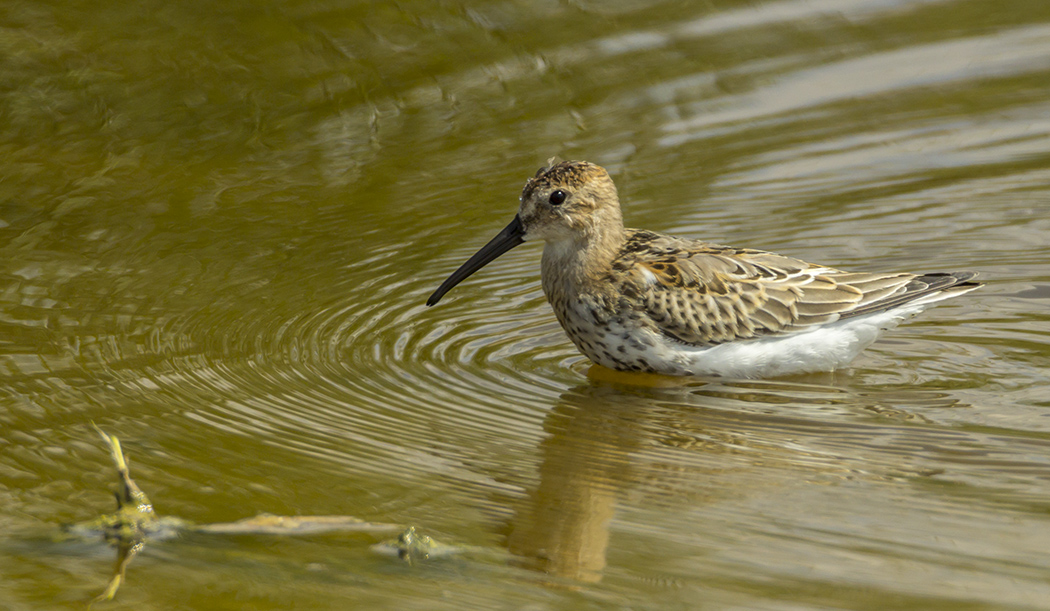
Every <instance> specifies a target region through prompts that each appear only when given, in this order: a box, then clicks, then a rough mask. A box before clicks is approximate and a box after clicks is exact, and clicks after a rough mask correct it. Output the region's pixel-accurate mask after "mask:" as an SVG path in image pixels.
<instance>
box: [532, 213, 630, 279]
mask: <svg viewBox="0 0 1050 611" xmlns="http://www.w3.org/2000/svg"><path fill="white" fill-rule="evenodd" d="M623 241H624V228H623V224H622V223H609V224H606V225H603V226H600V227H594V228H592V230H591V231H588V232H586V233H584V234H582V235H576V236H573V237H571V238H567V239H564V240H551V241H548V242H547V244H546V245H545V246H544V248H543V261H542V266H541V275H542V278H543V287H544V290H545V291H548V292H549V291H550V290H559V291H563V292H567V293H579V292H583V291H586V290H587V289H588V287H589V286H592V285H597V284H599V283H601V282H603V279H604V278H607V277H608V273H609V272H610V271H611V270H612V262H613V260H614V259H615V258H616V256H617V255H618V254H619V252H620V249H621V247H622V246H623Z"/></svg>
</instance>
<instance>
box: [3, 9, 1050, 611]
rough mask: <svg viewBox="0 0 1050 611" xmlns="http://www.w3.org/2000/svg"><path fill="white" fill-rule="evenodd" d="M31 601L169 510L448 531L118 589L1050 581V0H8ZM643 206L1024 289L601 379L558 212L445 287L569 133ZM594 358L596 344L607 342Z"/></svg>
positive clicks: (1000, 584) (18, 592)
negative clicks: (764, 370) (821, 367)
mask: <svg viewBox="0 0 1050 611" xmlns="http://www.w3.org/2000/svg"><path fill="white" fill-rule="evenodd" d="M0 134H2V137H0V427H2V428H0V530H2V531H3V534H2V535H0V608H3V609H12V610H20V609H49V608H55V609H81V608H84V606H85V605H86V604H87V602H88V601H89V600H90V599H91V598H92V597H94V596H95V595H96V594H98V593H99V592H100V591H101V590H102V588H103V587H104V585H105V582H106V580H107V579H108V578H109V574H110V571H111V568H112V557H113V551H112V550H111V549H109V548H107V547H105V546H104V545H103V544H101V543H75V542H63V543H58V542H53V541H52V540H51V536H52V535H53V534H54V533H55V532H56V531H57V530H58V525H59V524H61V523H63V522H70V521H75V520H84V519H89V518H92V517H94V516H96V515H98V514H99V513H101V512H103V511H108V510H110V508H111V505H112V498H111V496H110V494H109V492H108V490H109V487H110V486H111V484H112V483H113V481H114V474H113V471H112V467H111V464H110V462H109V458H108V456H107V454H106V449H105V448H104V447H103V446H102V444H101V443H100V441H99V439H98V437H97V435H96V433H95V432H94V431H93V430H92V429H91V426H90V423H92V422H94V423H97V424H98V425H100V426H101V427H103V428H105V429H106V430H107V431H109V432H112V433H114V434H116V435H118V436H119V437H120V438H121V439H122V440H123V441H124V444H125V449H126V451H127V452H128V453H129V455H130V457H131V461H132V462H131V465H132V469H133V472H134V474H135V476H136V478H137V481H138V482H139V484H140V485H141V486H142V487H143V488H144V489H145V490H146V491H147V492H148V493H149V494H150V495H151V496H152V498H153V500H154V502H155V503H156V505H157V509H158V510H159V511H160V512H162V513H164V514H167V515H178V516H181V517H183V518H187V519H190V520H193V521H196V522H201V523H207V522H221V521H231V520H236V519H240V518H244V517H248V516H252V515H255V514H257V513H260V512H271V513H276V514H301V515H307V514H346V515H353V516H357V517H359V518H362V519H365V520H372V521H377V522H393V523H398V524H405V525H409V524H411V525H415V526H416V527H417V528H419V529H420V530H421V531H422V532H426V533H427V534H430V535H431V536H433V537H435V538H437V539H439V540H441V541H444V542H446V543H455V544H460V545H466V546H473V548H472V553H469V554H465V555H463V556H461V557H458V558H451V559H442V560H438V561H435V562H430V563H424V564H416V565H408V564H406V563H404V562H401V561H399V560H398V559H396V558H389V557H384V556H379V555H376V554H374V553H373V552H371V551H370V549H369V546H370V545H371V544H373V543H375V541H376V539H374V538H369V537H367V536H361V535H327V536H312V537H272V536H262V535H255V536H252V535H240V536H227V537H223V536H216V535H203V534H200V535H189V536H186V537H184V538H181V539H179V540H175V541H168V542H164V543H159V544H155V545H152V546H149V547H147V548H146V549H145V550H144V551H143V553H142V554H141V555H140V556H139V557H138V558H137V559H136V560H135V562H134V563H133V564H132V565H131V567H130V569H129V572H128V582H127V584H126V585H125V586H124V587H123V588H122V589H121V591H120V593H119V594H118V596H117V599H116V600H115V601H114V602H113V603H108V604H106V605H105V606H104V607H103V608H111V609H131V608H134V609H165V610H168V609H291V608H297V609H348V608H370V609H375V608H388V609H456V610H460V609H481V608H501V609H588V608H591V609H608V608H625V607H630V608H635V609H638V608H652V609H673V608H704V609H785V610H786V609H792V610H795V609H818V608H819V609H953V610H955V609H964V610H965V609H978V608H980V609H988V608H1001V609H1045V608H1047V606H1048V604H1050V602H1048V601H1050V385H1048V378H1050V3H1047V2H1045V0H1012V1H1011V0H1006V1H1003V0H940V1H937V0H925V1H923V0H780V1H770V2H755V1H752V0H748V1H731V0H713V1H710V2H703V3H688V2H674V1H672V2H643V1H641V0H637V1H631V0H627V1H622V2H588V1H584V2H573V3H557V2H531V1H530V2H523V1H518V2H515V1H513V0H508V1H503V2H476V3H467V4H456V3H435V2H403V3H400V4H399V5H393V4H387V3H371V2H356V3H355V2H349V1H346V2H335V1H332V0H308V1H299V2H296V1H286V2H281V1H276V0H264V1H250V2H249V1H245V0H233V1H226V2H210V1H209V2H204V1H198V0H191V1H186V2H170V1H153V0H147V1H140V2H119V1H118V2H88V1H82V2H77V1H64V2H63V1H56V0H34V1H32V2H30V1H20V0H8V1H6V2H4V3H3V4H2V5H0ZM553 155H558V156H560V157H562V158H570V159H571V158H576V159H588V160H591V161H594V162H597V163H601V164H603V165H606V166H607V167H608V168H609V169H610V171H611V172H612V173H613V175H614V178H615V179H616V180H617V182H618V184H619V186H620V190H621V195H622V197H623V199H624V212H625V217H626V218H627V220H628V223H629V224H631V225H634V226H643V227H647V228H651V229H655V230H660V231H667V232H673V233H679V234H683V235H688V236H693V237H705V238H707V239H710V240H713V241H719V242H724V243H730V244H736V245H747V246H752V247H757V248H764V249H768V250H775V251H780V252H784V253H787V254H791V255H795V256H799V257H802V258H806V259H810V260H814V261H819V262H823V263H828V264H833V265H837V266H841V267H845V268H849V269H857V270H872V271H890V270H905V271H932V270H951V269H975V270H979V271H980V272H982V277H983V278H984V279H985V280H986V281H987V283H988V286H987V287H985V288H984V289H982V290H981V291H979V292H976V293H972V294H970V295H967V296H966V297H964V298H960V299H957V300H954V301H952V302H950V303H946V304H944V305H941V306H939V307H937V308H934V309H932V310H930V311H928V312H927V313H926V314H924V315H923V316H922V317H921V318H919V319H916V320H915V321H914V322H913V323H912V324H910V325H908V326H906V327H903V328H901V329H899V330H897V331H896V332H894V333H892V334H890V335H887V336H886V337H885V339H883V340H881V341H880V342H878V343H877V344H876V345H875V346H873V347H872V348H871V349H870V350H868V351H867V352H865V353H864V354H863V355H862V356H861V357H860V358H859V359H858V360H857V361H856V362H855V364H854V365H855V366H854V368H852V369H850V370H847V371H840V372H837V373H835V374H824V375H814V376H805V377H798V378H792V379H788V380H780V381H767V382H740V381H732V380H724V381H704V380H691V381H679V382H678V383H674V384H669V385H667V386H666V387H645V386H637V385H632V384H631V383H628V381H626V380H623V379H619V378H618V377H617V376H614V375H605V376H602V375H597V374H596V373H595V372H590V374H589V372H588V364H587V362H586V361H585V360H584V359H583V358H582V357H581V356H579V355H578V354H577V353H576V351H575V350H574V349H573V347H572V345H571V344H570V343H569V342H568V340H567V339H566V338H565V337H564V335H563V334H562V332H561V330H560V329H559V328H558V326H557V324H556V322H555V320H554V317H553V316H552V315H551V313H550V311H549V309H548V306H547V305H546V303H545V301H544V299H543V296H542V294H541V292H540V289H539V263H538V261H539V247H538V246H536V245H532V246H525V247H522V248H519V249H517V250H515V251H514V252H512V253H510V254H508V255H506V256H505V257H503V258H501V259H500V260H499V261H497V262H496V263H494V264H493V265H491V266H489V267H487V268H486V269H485V270H484V271H483V272H481V273H479V274H478V275H477V276H475V277H474V278H472V279H471V280H470V281H468V282H466V283H464V284H463V285H462V286H460V287H459V288H457V289H456V291H454V292H453V293H452V294H450V295H449V296H448V297H447V298H446V299H445V300H444V301H443V302H442V303H441V304H440V305H439V306H437V307H435V308H431V309H427V308H425V307H424V306H423V302H424V300H425V298H426V296H427V295H428V294H429V293H430V292H431V291H432V290H433V289H434V288H435V287H436V286H437V284H438V283H439V282H440V281H441V280H442V279H444V277H445V276H447V275H448V274H449V273H450V272H451V271H452V270H453V269H454V268H455V267H456V266H457V265H458V264H459V263H460V262H462V261H463V260H464V259H465V258H466V257H467V256H468V255H469V254H471V253H472V252H473V251H474V250H475V249H476V248H477V247H478V246H480V245H481V244H483V243H484V242H485V241H486V240H487V239H488V238H489V237H491V235H493V234H494V233H495V232H496V231H498V230H499V229H500V228H502V227H503V226H504V225H505V224H506V222H507V221H509V219H510V218H511V215H512V214H513V211H514V208H515V206H516V204H517V197H518V194H519V191H520V188H521V186H522V184H523V183H524V180H525V179H526V178H527V177H528V176H530V175H531V174H532V173H533V172H534V171H535V169H536V168H537V167H539V166H540V165H541V164H542V163H543V162H544V161H545V160H546V159H547V158H548V157H551V156H553ZM599 373H600V372H599Z"/></svg>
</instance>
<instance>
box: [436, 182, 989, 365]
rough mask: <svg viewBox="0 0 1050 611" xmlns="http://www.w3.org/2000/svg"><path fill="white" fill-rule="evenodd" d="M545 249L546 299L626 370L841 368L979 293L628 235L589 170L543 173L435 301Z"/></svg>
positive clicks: (935, 276) (963, 281)
mask: <svg viewBox="0 0 1050 611" xmlns="http://www.w3.org/2000/svg"><path fill="white" fill-rule="evenodd" d="M529 240H544V241H545V242H546V245H545V246H544V249H543V260H542V263H541V278H542V283H543V292H544V293H545V294H546V296H547V300H548V301H549V302H550V304H551V307H552V308H553V309H554V314H555V316H557V317H558V322H560V323H561V326H562V328H564V329H565V332H566V333H567V334H568V335H569V339H571V340H572V342H573V343H574V344H576V347H577V348H579V350H580V352H582V353H583V354H585V355H586V356H587V358H589V359H591V360H592V361H594V362H595V363H598V364H600V365H604V366H605V367H609V368H612V369H618V370H623V371H645V372H652V373H663V374H670V375H716V376H728V377H742V378H760V377H772V376H779V375H787V374H795V373H803V372H813V371H830V370H833V369H836V368H839V367H843V366H845V365H847V364H849V363H850V361H852V360H853V359H854V357H856V356H857V354H858V353H859V352H860V351H861V350H863V349H864V348H866V347H868V346H869V345H870V344H871V343H872V342H874V341H875V338H876V337H877V336H878V334H879V332H881V331H883V330H885V329H889V328H892V327H894V326H896V325H897V324H899V323H900V322H901V321H902V320H904V319H905V318H908V317H910V316H913V315H915V314H917V313H919V312H921V311H922V310H923V309H924V308H925V307H926V306H927V305H929V304H931V303H934V302H937V301H941V300H942V299H947V298H949V297H954V296H956V295H961V294H963V293H966V292H968V291H972V290H974V289H976V288H978V287H979V286H981V284H980V283H977V282H971V279H972V278H974V277H975V276H976V275H977V274H976V273H974V272H966V271H964V272H947V273H940V272H938V273H930V274H909V273H866V272H857V273H853V272H844V271H841V270H837V269H834V268H831V267H826V266H823V265H816V264H813V263H806V262H805V261H801V260H799V259H793V258H791V257H786V256H783V255H778V254H774V253H770V252H763V251H760V250H752V249H748V248H733V247H729V246H720V245H717V244H710V243H707V242H701V241H698V240H689V239H684V238H676V237H672V236H666V235H661V234H659V233H654V232H652V231H646V230H644V229H628V228H625V227H624V226H623V219H622V217H621V214H620V201H619V197H618V196H617V193H616V186H615V185H614V184H613V181H612V179H611V178H610V177H609V174H608V173H607V172H606V171H605V169H603V168H601V167H599V166H597V165H594V164H592V163H587V162H582V161H565V162H562V163H558V164H554V165H550V166H549V167H545V168H541V169H540V171H539V172H537V173H536V176H535V177H533V178H530V179H529V180H528V182H527V183H525V189H524V190H523V191H522V193H521V206H520V208H519V210H518V214H517V216H515V217H514V220H513V221H511V223H510V224H509V225H507V227H506V228H504V229H503V231H501V232H500V233H499V235H497V236H496V237H495V238H493V239H492V240H491V241H490V242H489V243H488V244H486V245H485V246H483V247H482V248H481V250H479V251H478V252H477V253H476V254H475V255H474V256H472V257H471V258H470V259H469V260H468V261H467V262H466V263H464V264H463V265H462V266H461V267H460V268H459V269H457V270H456V271H455V272H454V273H453V274H452V275H451V276H449V278H448V279H447V280H445V282H444V283H442V284H441V286H440V287H438V289H437V290H436V291H434V294H433V295H431V296H430V298H429V299H427V305H428V306H430V305H434V304H436V303H437V302H438V301H439V300H440V299H441V297H442V296H443V295H444V294H445V293H447V292H448V291H449V290H450V289H452V287H454V286H456V285H457V284H459V283H460V282H462V281H463V280H464V279H465V278H467V277H468V276H470V275H471V274H473V273H474V272H476V271H477V270H479V269H481V268H482V267H483V266H485V265H486V264H487V263H489V262H490V261H492V260H493V259H495V258H496V257H498V256H500V255H501V254H503V253H505V252H507V251H508V250H510V249H512V248H514V247H515V246H517V245H519V244H521V243H523V242H525V241H529Z"/></svg>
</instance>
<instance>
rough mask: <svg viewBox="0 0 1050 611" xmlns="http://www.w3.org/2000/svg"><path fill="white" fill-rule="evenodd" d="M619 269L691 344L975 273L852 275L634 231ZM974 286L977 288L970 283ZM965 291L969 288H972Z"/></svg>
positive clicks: (750, 334)
mask: <svg viewBox="0 0 1050 611" xmlns="http://www.w3.org/2000/svg"><path fill="white" fill-rule="evenodd" d="M614 268H618V269H619V270H620V271H624V272H629V273H626V274H623V275H621V276H619V277H620V278H622V282H623V283H626V284H628V285H629V286H621V287H620V288H621V291H622V293H623V294H624V295H628V296H629V298H630V299H631V300H632V302H633V304H632V305H633V306H634V307H635V308H636V309H641V310H643V311H644V312H645V314H647V315H648V317H649V319H650V320H651V321H652V323H653V324H654V325H655V326H656V327H657V328H658V329H659V330H660V332H662V333H663V334H664V335H666V336H668V337H671V338H673V339H676V340H678V341H681V342H684V343H687V344H693V345H710V344H718V343H723V342H728V341H733V340H737V339H747V338H754V337H761V336H765V335H775V334H783V333H790V332H793V331H798V330H801V329H805V328H807V327H811V326H812V325H823V324H828V323H832V322H835V321H837V320H841V319H844V318H848V317H853V316H862V315H866V314H872V313H875V312H880V311H885V310H888V309H892V308H894V307H897V306H900V305H903V304H905V303H908V302H911V301H914V300H916V299H920V298H922V297H924V296H927V295H933V294H936V293H939V292H941V291H944V290H945V289H946V288H949V287H952V286H954V285H957V284H960V283H962V285H963V287H964V288H966V287H969V286H970V285H973V287H975V286H977V285H976V283H967V282H966V281H967V280H969V279H970V278H972V277H973V275H974V274H972V273H969V272H959V273H956V274H928V275H924V276H916V275H914V274H905V273H893V274H868V273H847V272H842V271H839V270H836V269H832V268H828V267H823V266H816V265H811V264H809V263H806V262H804V261H800V260H798V259H792V258H790V257H785V256H782V255H777V254H774V253H768V252H763V251H757V250H749V249H736V248H729V247H725V246H718V245H714V244H705V243H702V242H695V241H690V240H682V239H678V238H672V237H668V236H662V235H659V234H655V233H652V232H648V231H637V230H631V232H630V233H629V235H628V241H627V244H626V247H625V248H624V250H623V252H622V254H621V256H620V257H619V258H618V259H617V260H616V261H615V262H614ZM970 288H972V287H970ZM967 290H968V289H967Z"/></svg>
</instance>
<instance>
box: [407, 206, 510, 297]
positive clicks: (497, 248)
mask: <svg viewBox="0 0 1050 611" xmlns="http://www.w3.org/2000/svg"><path fill="white" fill-rule="evenodd" d="M524 236H525V226H524V225H522V224H521V218H520V217H518V216H517V215H515V216H514V220H513V221H511V222H510V224H509V225H507V226H506V227H504V228H503V231H501V232H499V234H497V235H496V237H494V238H492V239H491V240H489V243H488V244H486V245H484V246H482V247H481V250H479V251H478V252H476V253H474V256H473V257H471V258H469V259H467V262H466V263H464V264H463V265H460V266H459V269H457V270H456V271H454V272H452V275H451V276H449V277H448V279H447V280H445V281H444V282H442V283H441V286H439V287H438V289H437V290H436V291H434V294H433V295H431V296H430V298H429V299H427V305H428V306H432V305H434V304H435V303H437V302H438V301H441V298H442V297H444V296H445V293H447V292H449V291H451V290H452V287H454V286H456V285H457V284H459V283H460V282H463V281H464V280H466V279H467V278H468V277H470V275H471V274H473V273H474V272H476V271H478V270H479V269H481V268H483V267H485V266H486V265H488V264H489V263H491V262H492V261H493V260H494V259H495V258H496V257H498V256H500V255H502V254H503V253H505V252H507V251H508V250H510V249H511V248H514V247H515V246H517V245H519V244H521V243H522V242H524V241H525V239H524Z"/></svg>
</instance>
